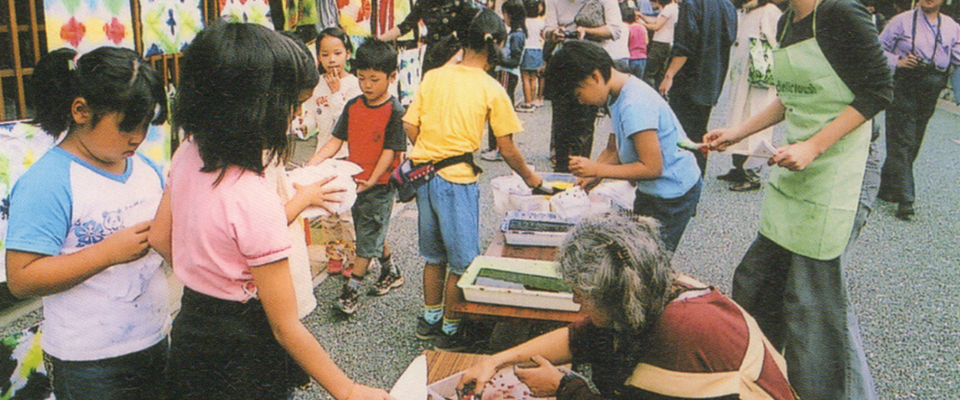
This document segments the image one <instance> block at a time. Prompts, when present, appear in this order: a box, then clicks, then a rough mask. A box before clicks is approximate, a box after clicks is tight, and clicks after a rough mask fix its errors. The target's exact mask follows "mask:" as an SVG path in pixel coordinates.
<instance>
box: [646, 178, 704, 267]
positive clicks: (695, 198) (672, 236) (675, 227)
mask: <svg viewBox="0 0 960 400" xmlns="http://www.w3.org/2000/svg"><path fill="white" fill-rule="evenodd" d="M702 187H703V181H697V184H696V185H693V187H692V188H690V190H688V191H687V193H684V194H683V195H682V196H680V197H677V198H674V199H664V198H662V197H656V196H651V195H649V194H646V193H642V192H640V191H637V198H636V200H634V202H633V213H634V214H637V215H643V216H647V217H653V218H654V219H656V220H657V221H658V222H660V239H661V240H662V241H663V245H664V247H665V248H666V249H667V250H670V251H671V252H674V251H676V250H677V245H679V244H680V237H682V236H683V231H685V230H686V229H687V224H688V223H689V222H690V218H693V216H694V215H695V214H696V213H697V204H699V203H700V189H701V188H702Z"/></svg>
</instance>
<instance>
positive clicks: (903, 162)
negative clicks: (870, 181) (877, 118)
mask: <svg viewBox="0 0 960 400" xmlns="http://www.w3.org/2000/svg"><path fill="white" fill-rule="evenodd" d="M946 79H947V76H946V74H944V73H942V72H938V73H926V72H916V71H906V70H904V69H899V70H897V73H896V75H895V76H894V91H893V103H892V104H891V105H890V108H888V109H887V160H886V162H884V164H883V171H882V174H881V184H880V194H879V197H880V198H881V199H883V200H886V201H890V202H895V203H913V201H914V200H915V198H916V195H915V192H914V191H915V188H914V180H913V162H914V161H915V160H916V159H917V155H918V154H919V153H920V145H921V144H922V143H923V134H924V132H925V131H926V130H927V122H928V121H930V117H932V116H933V112H934V111H935V110H936V108H937V96H939V95H940V91H941V90H943V88H944V87H945V85H946Z"/></svg>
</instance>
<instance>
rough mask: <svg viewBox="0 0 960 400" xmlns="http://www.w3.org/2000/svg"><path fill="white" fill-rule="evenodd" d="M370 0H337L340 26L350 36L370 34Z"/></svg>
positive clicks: (371, 8)
mask: <svg viewBox="0 0 960 400" xmlns="http://www.w3.org/2000/svg"><path fill="white" fill-rule="evenodd" d="M370 2H371V0H337V7H338V8H339V9H340V26H341V27H343V30H344V31H345V32H347V34H348V35H350V36H370V35H371V34H372V31H371V30H370V14H371V12H372V11H373V6H372V4H371V3H370Z"/></svg>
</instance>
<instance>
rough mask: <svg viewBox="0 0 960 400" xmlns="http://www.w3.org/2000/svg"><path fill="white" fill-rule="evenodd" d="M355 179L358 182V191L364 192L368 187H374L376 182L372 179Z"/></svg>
mask: <svg viewBox="0 0 960 400" xmlns="http://www.w3.org/2000/svg"><path fill="white" fill-rule="evenodd" d="M354 181H355V182H357V193H363V192H365V191H367V189H370V188H372V187H373V185H374V183H376V182H370V180H363V179H354Z"/></svg>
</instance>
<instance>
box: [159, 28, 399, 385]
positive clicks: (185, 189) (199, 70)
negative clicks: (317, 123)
mask: <svg viewBox="0 0 960 400" xmlns="http://www.w3.org/2000/svg"><path fill="white" fill-rule="evenodd" d="M181 65H182V69H181V87H180V92H179V94H178V97H177V100H176V103H175V109H174V113H175V115H177V119H176V122H177V124H179V128H182V129H183V131H184V132H185V133H186V135H187V139H186V140H184V141H183V143H182V144H181V145H180V147H179V148H178V149H177V152H176V154H174V157H173V161H172V165H171V170H170V182H169V186H168V187H167V191H166V192H165V193H164V197H163V200H162V201H161V204H160V207H159V209H158V211H157V217H156V219H155V226H156V228H155V229H152V230H151V231H150V244H151V245H152V246H153V247H154V248H155V249H157V251H159V252H160V253H161V254H163V255H164V256H165V257H166V258H167V259H171V255H172V263H173V266H174V267H173V269H174V273H175V274H176V275H177V277H178V278H179V279H180V280H181V281H182V282H183V284H184V286H185V288H184V293H183V298H182V305H181V310H180V313H179V314H178V315H177V317H176V319H175V320H174V323H173V329H172V331H171V333H170V338H171V343H170V360H169V364H168V368H167V376H166V382H165V387H166V388H167V390H168V395H169V398H175V399H195V398H203V399H210V398H213V399H220V398H223V399H239V398H253V399H287V398H289V397H290V396H291V394H292V392H293V390H294V388H296V387H298V386H302V385H304V384H306V383H308V382H309V380H308V379H309V377H312V378H314V379H316V380H317V381H318V382H319V383H320V385H322V386H323V387H324V388H326V389H327V390H328V391H329V392H330V393H331V394H332V395H333V397H335V398H337V399H340V400H343V399H388V398H390V397H389V396H388V395H387V394H386V393H385V392H384V391H382V390H377V389H373V388H369V387H366V386H363V385H359V384H356V383H354V382H353V381H352V380H350V379H349V378H348V377H347V376H346V375H345V374H344V373H343V371H341V370H340V368H338V367H337V366H336V364H334V363H333V360H331V359H330V357H329V356H328V355H327V353H326V351H324V349H323V347H322V346H320V344H319V343H318V342H317V340H316V339H315V338H314V336H313V334H312V333H310V331H308V330H307V329H306V328H305V327H304V326H303V324H302V323H301V322H300V319H299V318H298V316H297V307H296V300H295V297H294V288H293V283H292V281H291V278H290V271H289V264H288V261H287V257H288V253H289V251H290V247H291V244H290V238H289V236H288V232H287V223H288V222H289V221H290V220H291V218H289V216H290V215H294V216H295V215H296V214H298V213H299V212H300V211H302V210H303V208H305V207H306V206H307V205H318V206H323V205H324V203H325V201H326V200H327V199H328V197H329V195H330V191H328V190H325V189H324V188H323V185H324V184H325V183H326V182H325V181H321V182H320V183H317V184H314V185H311V186H307V187H297V189H298V190H297V192H298V193H297V195H295V196H294V198H293V200H291V201H290V202H288V203H287V204H286V206H285V205H284V204H283V202H282V201H281V200H280V197H279V195H278V194H277V189H276V186H275V185H271V184H270V183H269V182H268V180H267V179H266V178H265V177H264V175H263V172H264V170H265V169H266V165H267V164H268V163H269V162H271V161H273V160H276V159H277V158H278V157H279V158H280V159H282V158H283V157H284V156H285V151H286V146H287V142H286V132H287V130H288V128H289V126H290V121H291V120H292V119H293V117H294V115H295V113H296V112H299V104H301V103H302V102H303V100H304V99H305V98H307V97H309V96H310V93H311V91H312V89H313V87H314V86H316V84H317V82H318V80H319V75H318V73H317V70H316V69H315V68H314V65H315V64H314V61H313V60H312V59H311V56H310V55H309V52H308V50H307V49H306V47H305V46H304V45H303V44H302V43H297V42H295V41H294V40H293V39H291V38H289V37H286V36H283V35H280V34H278V33H276V32H273V31H270V30H268V29H266V28H263V27H261V26H257V25H252V24H240V23H226V22H223V21H218V22H216V23H214V24H213V25H211V26H210V27H208V28H206V29H204V30H203V31H202V32H200V34H198V35H197V37H196V39H195V40H194V41H193V43H191V44H190V47H188V48H187V50H186V52H185V53H184V57H183V61H182V64H181ZM264 154H266V155H267V157H264ZM171 249H172V250H173V251H172V253H171Z"/></svg>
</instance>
